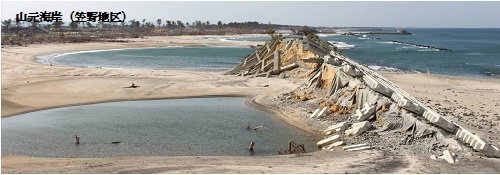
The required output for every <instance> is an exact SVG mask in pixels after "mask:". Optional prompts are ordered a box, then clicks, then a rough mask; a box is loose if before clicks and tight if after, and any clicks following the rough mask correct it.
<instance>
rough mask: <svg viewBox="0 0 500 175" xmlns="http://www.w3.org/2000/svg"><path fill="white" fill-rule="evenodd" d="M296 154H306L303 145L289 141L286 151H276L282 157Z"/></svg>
mask: <svg viewBox="0 0 500 175" xmlns="http://www.w3.org/2000/svg"><path fill="white" fill-rule="evenodd" d="M296 153H306V148H305V146H304V144H298V145H297V144H295V142H293V141H291V140H290V142H288V150H283V149H282V148H280V149H279V150H278V154H279V155H284V154H296Z"/></svg>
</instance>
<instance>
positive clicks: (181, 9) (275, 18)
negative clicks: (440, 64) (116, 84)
mask: <svg viewBox="0 0 500 175" xmlns="http://www.w3.org/2000/svg"><path fill="white" fill-rule="evenodd" d="M56 10H57V11H60V12H62V15H63V19H64V21H70V18H69V16H70V14H71V12H72V11H84V12H90V11H92V12H120V11H124V12H125V14H126V21H129V20H132V19H135V20H139V21H141V20H142V19H146V21H150V22H153V23H154V24H156V20H157V19H162V21H163V24H165V21H166V20H181V21H183V22H184V23H185V22H193V21H197V20H200V21H210V23H212V24H216V23H217V21H222V22H223V23H228V22H245V21H257V22H259V23H266V24H267V23H269V22H271V23H273V24H289V25H308V26H315V27H319V26H326V27H422V28H500V1H483V2H475V1H470V2H469V1H458V2H456V1H455V2H452V1H440V2H434V1H419V2H411V1H402V2H399V1H380V2H379V1H366V2H363V1H314V2H306V1H271V2H269V1H216V2H210V1H183V2H182V1H107V2H104V1H71V2H67V1H35V2H32V1H17V2H15V1H2V2H1V11H2V13H1V14H2V16H1V19H2V20H5V19H9V18H11V19H15V18H16V14H18V13H20V12H24V13H30V12H40V11H49V12H50V11H56Z"/></svg>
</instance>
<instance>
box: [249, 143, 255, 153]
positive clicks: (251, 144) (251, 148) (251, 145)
mask: <svg viewBox="0 0 500 175" xmlns="http://www.w3.org/2000/svg"><path fill="white" fill-rule="evenodd" d="M254 145H255V143H254V142H253V141H252V142H250V147H248V150H250V152H253V146H254Z"/></svg>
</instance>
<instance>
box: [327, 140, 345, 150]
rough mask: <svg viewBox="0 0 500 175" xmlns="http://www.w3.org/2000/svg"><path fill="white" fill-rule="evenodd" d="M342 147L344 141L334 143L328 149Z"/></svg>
mask: <svg viewBox="0 0 500 175" xmlns="http://www.w3.org/2000/svg"><path fill="white" fill-rule="evenodd" d="M341 145H344V141H338V142H334V143H332V144H330V145H328V146H327V147H326V149H332V148H333V147H336V146H341Z"/></svg>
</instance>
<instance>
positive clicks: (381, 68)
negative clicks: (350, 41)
mask: <svg viewBox="0 0 500 175" xmlns="http://www.w3.org/2000/svg"><path fill="white" fill-rule="evenodd" d="M368 68H370V69H372V70H381V71H390V72H403V70H401V69H398V68H394V67H387V66H378V65H369V66H368Z"/></svg>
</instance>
